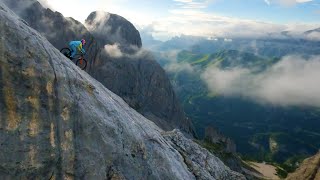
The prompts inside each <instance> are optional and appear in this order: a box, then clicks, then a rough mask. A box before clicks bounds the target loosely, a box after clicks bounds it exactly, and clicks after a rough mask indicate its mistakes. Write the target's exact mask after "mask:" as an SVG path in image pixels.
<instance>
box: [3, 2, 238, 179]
mask: <svg viewBox="0 0 320 180" xmlns="http://www.w3.org/2000/svg"><path fill="white" fill-rule="evenodd" d="M0 89H1V90H0V146H1V147H0V148H1V151H0V179H97V180H98V179H208V178H210V179H215V178H221V179H224V178H225V179H243V178H244V177H243V176H242V175H240V174H237V173H235V172H233V171H231V170H230V169H229V168H227V167H226V166H224V165H223V163H222V162H221V161H220V160H219V159H218V158H215V157H214V156H213V155H212V154H210V153H208V152H207V151H205V150H204V149H201V148H200V147H199V146H198V145H197V144H195V143H193V142H192V141H191V140H188V139H186V138H184V137H183V135H182V133H179V132H177V133H175V134H176V135H172V136H168V135H163V134H165V133H164V132H163V131H162V130H161V129H160V128H158V127H157V126H156V125H155V124H154V123H153V122H151V121H149V120H148V119H146V118H145V117H143V116H142V115H140V114H139V113H137V112H136V111H135V110H134V109H132V108H130V107H129V106H128V105H127V104H126V103H125V102H124V101H123V100H122V99H121V98H120V97H118V96H117V95H115V94H114V93H112V92H111V91H109V90H108V89H106V88H105V87H104V86H103V85H102V84H101V83H99V82H98V81H96V80H95V79H93V78H91V77H90V76H89V75H88V74H87V73H86V72H84V71H82V70H80V69H79V68H78V67H76V66H75V65H74V64H73V63H72V62H71V61H69V60H68V59H66V58H65V57H64V56H63V55H62V54H61V53H60V52H59V51H58V50H57V49H56V48H54V47H53V46H52V45H51V44H50V43H49V42H48V41H47V40H46V39H45V38H44V37H43V36H41V35H40V34H39V33H38V32H36V31H35V30H33V29H31V28H30V27H29V26H27V24H26V23H25V21H23V20H22V19H20V18H18V17H17V16H16V15H15V14H14V13H13V12H11V11H10V10H9V9H8V8H7V7H6V6H5V5H4V4H2V3H1V2H0ZM193 155H195V156H193ZM200 158H201V159H200ZM202 160H207V161H204V162H202ZM188 168H193V169H192V172H191V170H190V169H188ZM194 171H199V173H195V172H194Z"/></svg>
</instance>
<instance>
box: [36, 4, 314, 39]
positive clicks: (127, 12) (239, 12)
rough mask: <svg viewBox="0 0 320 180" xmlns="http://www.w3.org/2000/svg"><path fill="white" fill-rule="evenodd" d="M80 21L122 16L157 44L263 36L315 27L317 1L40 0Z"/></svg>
mask: <svg viewBox="0 0 320 180" xmlns="http://www.w3.org/2000/svg"><path fill="white" fill-rule="evenodd" d="M39 1H41V2H42V4H44V5H46V6H49V7H50V8H52V9H54V10H55V11H59V12H61V13H62V14H63V15H64V16H67V17H73V18H74V19H76V20H78V21H80V22H84V21H85V18H86V17H87V16H88V15H89V14H90V12H92V11H96V10H99V11H106V12H110V13H114V14H118V15H120V16H123V17H124V18H126V19H128V20H129V21H130V22H132V23H133V24H134V25H135V26H136V27H137V28H138V29H139V30H140V29H147V30H149V31H150V34H152V35H153V36H154V37H155V38H156V39H160V40H166V39H169V38H171V37H173V36H178V35H181V34H185V35H196V36H204V37H217V36H224V37H228V38H233V37H239V36H241V37H242V36H245V37H247V36H262V35H265V34H267V33H276V32H279V31H285V30H289V31H295V32H303V31H305V30H310V29H314V28H317V27H320V20H319V19H320V0H135V1H133V0H39Z"/></svg>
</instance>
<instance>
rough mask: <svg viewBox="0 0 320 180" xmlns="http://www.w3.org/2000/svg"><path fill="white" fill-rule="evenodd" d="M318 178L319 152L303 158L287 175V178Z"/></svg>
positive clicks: (316, 179)
mask: <svg viewBox="0 0 320 180" xmlns="http://www.w3.org/2000/svg"><path fill="white" fill-rule="evenodd" d="M301 179H303V180H318V179H320V152H319V153H318V154H316V155H315V156H312V157H310V158H308V159H305V160H304V161H303V162H302V164H301V165H300V167H299V168H298V169H297V170H296V171H295V172H294V173H291V174H289V175H288V177H287V180H301Z"/></svg>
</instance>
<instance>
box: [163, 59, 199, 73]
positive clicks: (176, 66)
mask: <svg viewBox="0 0 320 180" xmlns="http://www.w3.org/2000/svg"><path fill="white" fill-rule="evenodd" d="M164 69H165V70H166V71H168V72H180V71H186V72H188V73H192V72H194V68H193V67H192V66H191V65H190V64H189V63H175V62H173V63H170V64H168V65H166V66H165V67H164Z"/></svg>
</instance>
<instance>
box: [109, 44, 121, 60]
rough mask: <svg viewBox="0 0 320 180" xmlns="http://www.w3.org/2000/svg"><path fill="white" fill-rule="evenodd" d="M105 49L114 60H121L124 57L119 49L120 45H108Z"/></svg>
mask: <svg viewBox="0 0 320 180" xmlns="http://www.w3.org/2000/svg"><path fill="white" fill-rule="evenodd" d="M104 49H105V51H106V53H107V54H108V55H109V56H110V57H113V58H120V57H122V56H123V54H122V52H121V50H120V48H119V44H112V45H110V44H107V45H105V46H104Z"/></svg>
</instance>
